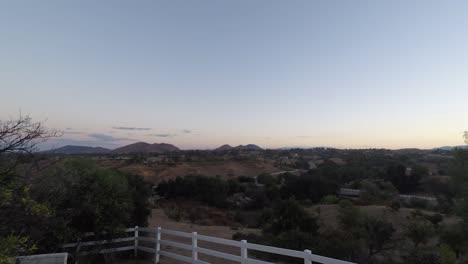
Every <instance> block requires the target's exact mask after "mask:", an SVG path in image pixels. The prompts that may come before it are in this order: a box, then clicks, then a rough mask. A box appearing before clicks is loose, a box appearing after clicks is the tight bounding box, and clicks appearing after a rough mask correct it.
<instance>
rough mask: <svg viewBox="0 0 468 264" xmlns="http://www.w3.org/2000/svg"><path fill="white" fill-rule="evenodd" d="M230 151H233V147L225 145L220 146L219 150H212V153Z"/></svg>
mask: <svg viewBox="0 0 468 264" xmlns="http://www.w3.org/2000/svg"><path fill="white" fill-rule="evenodd" d="M231 149H233V147H231V145H228V144H225V145H222V146H221V147H219V148H216V149H214V151H223V150H231Z"/></svg>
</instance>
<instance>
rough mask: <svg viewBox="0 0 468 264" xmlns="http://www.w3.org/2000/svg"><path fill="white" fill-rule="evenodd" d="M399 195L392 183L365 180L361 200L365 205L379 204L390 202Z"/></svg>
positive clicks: (362, 185)
mask: <svg viewBox="0 0 468 264" xmlns="http://www.w3.org/2000/svg"><path fill="white" fill-rule="evenodd" d="M397 194H398V191H397V190H396V188H395V187H394V186H393V184H392V183H390V182H387V181H382V180H373V181H371V180H363V181H362V182H361V197H360V198H361V200H362V201H363V202H364V203H365V204H379V203H383V202H386V201H390V200H391V199H392V198H394V197H395V196H396V195H397Z"/></svg>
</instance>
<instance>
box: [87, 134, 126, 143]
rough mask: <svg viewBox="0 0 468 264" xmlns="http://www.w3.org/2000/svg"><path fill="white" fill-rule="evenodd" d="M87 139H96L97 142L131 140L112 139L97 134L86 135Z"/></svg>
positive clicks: (109, 136) (108, 136) (111, 137)
mask: <svg viewBox="0 0 468 264" xmlns="http://www.w3.org/2000/svg"><path fill="white" fill-rule="evenodd" d="M88 137H91V138H94V139H96V140H98V141H103V142H112V141H122V140H132V139H129V138H117V137H113V136H111V135H105V134H98V133H91V134H88Z"/></svg>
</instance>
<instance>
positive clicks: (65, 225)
mask: <svg viewBox="0 0 468 264" xmlns="http://www.w3.org/2000/svg"><path fill="white" fill-rule="evenodd" d="M32 192H33V194H34V195H35V197H36V198H37V200H39V201H42V202H47V203H48V204H49V206H50V208H51V210H52V211H53V214H52V215H51V217H50V220H49V222H50V223H51V224H52V225H53V227H59V228H52V227H51V228H42V229H41V231H42V236H44V237H47V239H44V240H45V241H44V242H47V243H42V244H41V247H42V248H44V249H49V250H50V249H54V248H55V247H56V246H57V245H59V244H61V243H63V242H66V241H70V240H74V239H77V238H81V237H82V236H83V235H84V233H87V232H94V233H95V234H97V236H99V235H101V234H103V233H104V232H105V233H107V236H112V234H115V233H118V232H120V231H121V230H122V229H125V228H127V227H129V226H135V225H138V226H145V225H146V220H147V217H148V215H149V213H150V211H149V208H148V199H149V197H150V195H151V191H150V188H149V186H148V185H147V184H145V183H144V182H143V180H142V179H141V177H138V176H134V175H127V174H123V173H120V172H117V171H113V170H110V169H104V168H100V167H98V166H97V165H96V164H95V163H94V162H92V161H90V160H87V159H69V160H66V161H65V162H63V164H60V165H57V166H55V167H53V168H51V169H50V170H47V171H45V172H44V173H43V175H41V176H40V177H39V178H37V183H36V184H35V185H34V189H33V190H32ZM46 230H49V231H46Z"/></svg>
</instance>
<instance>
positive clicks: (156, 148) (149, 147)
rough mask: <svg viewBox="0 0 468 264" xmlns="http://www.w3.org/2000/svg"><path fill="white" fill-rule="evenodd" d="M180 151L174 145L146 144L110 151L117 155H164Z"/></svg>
mask: <svg viewBox="0 0 468 264" xmlns="http://www.w3.org/2000/svg"><path fill="white" fill-rule="evenodd" d="M174 151H180V149H179V148H178V147H176V146H174V145H171V144H167V143H159V144H158V143H154V144H149V143H146V142H138V143H133V144H130V145H127V146H123V147H120V148H116V149H114V150H112V153H117V154H128V153H165V152H174Z"/></svg>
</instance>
